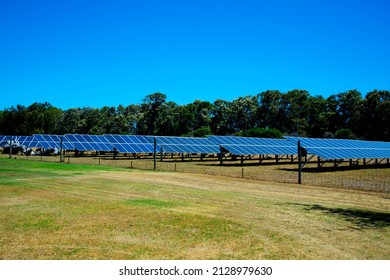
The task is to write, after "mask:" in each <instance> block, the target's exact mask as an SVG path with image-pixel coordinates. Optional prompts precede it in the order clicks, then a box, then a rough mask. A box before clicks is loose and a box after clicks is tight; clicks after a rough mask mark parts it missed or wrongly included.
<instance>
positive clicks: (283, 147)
mask: <svg viewBox="0 0 390 280" xmlns="http://www.w3.org/2000/svg"><path fill="white" fill-rule="evenodd" d="M209 139H210V141H212V142H214V143H215V144H218V145H221V146H222V147H223V148H225V149H226V150H228V151H229V152H230V153H232V154H235V155H294V154H297V146H296V145H294V144H293V143H291V142H289V141H288V140H286V139H273V138H254V137H250V138H249V137H236V136H209Z"/></svg>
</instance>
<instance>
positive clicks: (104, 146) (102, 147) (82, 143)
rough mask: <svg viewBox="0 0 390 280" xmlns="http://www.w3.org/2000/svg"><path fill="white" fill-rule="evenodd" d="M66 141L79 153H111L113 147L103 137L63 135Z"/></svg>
mask: <svg viewBox="0 0 390 280" xmlns="http://www.w3.org/2000/svg"><path fill="white" fill-rule="evenodd" d="M64 137H65V138H66V140H67V141H68V142H69V143H70V144H71V145H72V146H74V147H75V148H76V149H77V150H79V151H112V150H113V149H114V148H113V145H112V144H111V142H110V141H108V140H107V139H106V137H104V136H103V135H88V134H65V135H64Z"/></svg>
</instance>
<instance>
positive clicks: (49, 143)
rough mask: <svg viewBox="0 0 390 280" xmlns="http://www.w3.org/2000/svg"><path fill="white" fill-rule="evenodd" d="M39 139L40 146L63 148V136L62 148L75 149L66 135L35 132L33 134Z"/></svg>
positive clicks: (38, 145)
mask: <svg viewBox="0 0 390 280" xmlns="http://www.w3.org/2000/svg"><path fill="white" fill-rule="evenodd" d="M33 136H34V137H35V139H36V140H37V142H38V144H37V147H38V148H44V149H54V148H57V149H60V148H61V138H62V148H63V149H64V150H74V146H73V145H72V144H71V143H69V142H68V141H67V140H66V138H65V137H63V136H62V135H48V134H34V135H33Z"/></svg>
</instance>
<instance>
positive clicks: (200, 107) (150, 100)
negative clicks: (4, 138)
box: [0, 90, 390, 141]
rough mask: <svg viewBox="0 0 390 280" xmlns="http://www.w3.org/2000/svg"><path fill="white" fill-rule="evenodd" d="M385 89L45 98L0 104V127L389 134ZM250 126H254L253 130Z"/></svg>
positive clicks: (389, 137)
mask: <svg viewBox="0 0 390 280" xmlns="http://www.w3.org/2000/svg"><path fill="white" fill-rule="evenodd" d="M389 124H390V92H389V91H378V90H374V91H371V92H369V93H367V95H366V96H365V97H363V96H362V94H361V93H360V92H359V91H357V90H350V91H347V92H343V93H339V94H334V95H331V96H330V97H328V98H326V99H325V98H324V97H322V96H311V95H310V94H309V93H308V92H307V91H306V90H292V91H288V92H286V93H282V92H280V91H277V90H269V91H265V92H261V93H259V94H257V95H255V96H245V97H239V98H237V99H235V100H233V101H231V102H230V101H226V100H222V99H217V100H215V101H214V102H213V103H211V102H207V101H200V100H195V101H194V102H193V103H190V104H186V105H178V104H176V103H175V102H172V101H167V96H166V95H165V94H163V93H159V92H157V93H153V94H150V95H148V96H146V97H145V98H144V99H143V102H142V103H141V104H140V105H133V104H131V105H128V106H126V107H125V106H123V105H119V106H117V107H108V106H105V107H103V108H100V109H97V108H90V107H84V108H70V109H67V110H62V109H59V108H56V107H53V106H52V105H51V104H49V103H34V104H32V105H30V106H28V107H25V106H22V105H16V106H12V107H10V108H6V109H4V110H3V111H0V134H2V135H31V134H33V133H48V134H66V133H88V134H104V133H118V134H145V135H186V136H191V135H193V136H204V135H207V134H214V135H232V134H239V133H242V135H245V133H252V134H253V133H255V134H256V135H259V134H258V133H260V132H259V131H260V130H253V129H258V128H265V129H266V130H264V131H263V132H261V133H262V134H263V135H264V134H265V133H269V131H270V130H267V129H275V130H279V131H280V132H281V133H283V134H287V135H297V134H298V133H299V135H301V136H308V137H334V136H335V135H336V132H337V135H339V136H340V137H357V138H360V139H367V140H384V141H390V125H389ZM255 131H257V132H255Z"/></svg>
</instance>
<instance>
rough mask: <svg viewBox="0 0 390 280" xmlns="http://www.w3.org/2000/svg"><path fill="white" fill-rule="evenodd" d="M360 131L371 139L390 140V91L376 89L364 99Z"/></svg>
mask: <svg viewBox="0 0 390 280" xmlns="http://www.w3.org/2000/svg"><path fill="white" fill-rule="evenodd" d="M361 126H362V127H361V128H360V129H359V131H363V133H362V134H363V135H364V136H365V138H366V139H369V140H382V141H390V92H389V91H378V90H374V91H371V92H369V93H367V95H366V98H365V99H364V101H363V117H362V122H361Z"/></svg>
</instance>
